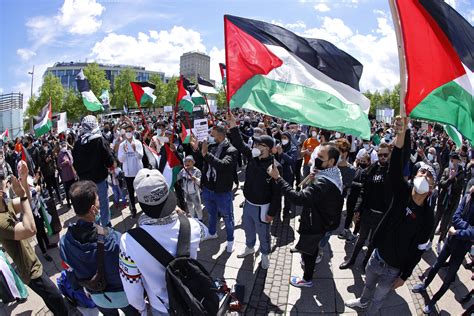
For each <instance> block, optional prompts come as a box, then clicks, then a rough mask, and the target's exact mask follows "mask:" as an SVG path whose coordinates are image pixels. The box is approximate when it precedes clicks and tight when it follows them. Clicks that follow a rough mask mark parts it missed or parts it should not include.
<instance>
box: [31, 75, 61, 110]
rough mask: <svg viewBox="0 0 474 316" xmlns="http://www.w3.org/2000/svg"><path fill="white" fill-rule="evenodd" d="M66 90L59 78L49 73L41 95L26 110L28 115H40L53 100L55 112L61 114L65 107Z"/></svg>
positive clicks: (44, 81) (45, 78)
mask: <svg viewBox="0 0 474 316" xmlns="http://www.w3.org/2000/svg"><path fill="white" fill-rule="evenodd" d="M63 98H64V88H63V86H62V85H61V81H59V78H57V77H55V76H53V75H52V74H51V73H48V74H47V75H46V76H45V77H44V80H43V84H42V85H41V87H40V95H39V97H38V98H37V99H33V100H31V101H30V102H31V103H30V102H29V103H30V106H29V107H28V109H27V110H26V114H27V115H28V116H29V117H32V116H35V115H38V114H39V112H40V111H41V109H42V108H43V107H44V106H45V105H46V104H47V103H48V102H49V100H50V99H51V106H52V109H53V112H59V111H60V110H61V108H62V106H63Z"/></svg>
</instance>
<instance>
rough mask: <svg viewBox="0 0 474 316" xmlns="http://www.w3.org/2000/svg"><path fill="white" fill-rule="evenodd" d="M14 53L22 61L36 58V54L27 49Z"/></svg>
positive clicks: (20, 49)
mask: <svg viewBox="0 0 474 316" xmlns="http://www.w3.org/2000/svg"><path fill="white" fill-rule="evenodd" d="M16 53H17V55H18V56H20V58H21V59H22V60H24V61H27V60H29V59H30V58H31V57H33V56H36V53H35V52H34V51H32V50H30V49H28V48H19V49H17V50H16Z"/></svg>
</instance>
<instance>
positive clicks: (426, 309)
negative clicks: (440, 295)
mask: <svg viewBox="0 0 474 316" xmlns="http://www.w3.org/2000/svg"><path fill="white" fill-rule="evenodd" d="M432 310H433V306H431V305H430V304H428V305H425V307H423V313H425V314H431V312H432Z"/></svg>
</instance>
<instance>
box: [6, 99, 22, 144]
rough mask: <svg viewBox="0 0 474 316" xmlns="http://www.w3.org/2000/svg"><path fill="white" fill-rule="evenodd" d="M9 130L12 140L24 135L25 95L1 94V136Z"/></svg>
mask: <svg viewBox="0 0 474 316" xmlns="http://www.w3.org/2000/svg"><path fill="white" fill-rule="evenodd" d="M7 128H8V133H9V134H10V136H9V137H10V138H11V139H14V138H15V137H17V136H22V135H23V93H7V94H0V134H1V133H3V132H4V131H5V130H6V129H7Z"/></svg>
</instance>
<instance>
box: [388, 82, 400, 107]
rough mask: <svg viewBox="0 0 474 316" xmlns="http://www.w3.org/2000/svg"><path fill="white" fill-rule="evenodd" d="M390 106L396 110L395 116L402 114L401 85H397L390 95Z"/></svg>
mask: <svg viewBox="0 0 474 316" xmlns="http://www.w3.org/2000/svg"><path fill="white" fill-rule="evenodd" d="M390 106H391V107H392V109H394V110H395V115H398V114H400V83H397V84H396V85H395V87H394V88H393V90H392V93H391V94H390Z"/></svg>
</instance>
